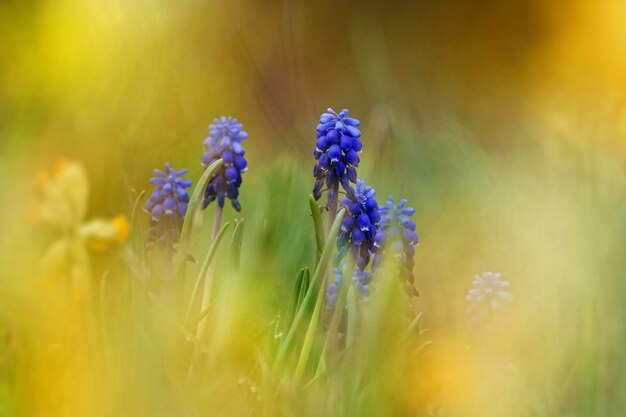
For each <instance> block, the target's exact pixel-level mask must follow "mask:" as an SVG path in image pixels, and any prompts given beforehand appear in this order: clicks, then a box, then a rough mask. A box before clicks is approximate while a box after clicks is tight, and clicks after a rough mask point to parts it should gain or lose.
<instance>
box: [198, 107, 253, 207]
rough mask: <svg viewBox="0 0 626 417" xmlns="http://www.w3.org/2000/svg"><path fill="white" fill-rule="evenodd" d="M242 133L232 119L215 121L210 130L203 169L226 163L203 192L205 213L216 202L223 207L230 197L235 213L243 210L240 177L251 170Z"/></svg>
mask: <svg viewBox="0 0 626 417" xmlns="http://www.w3.org/2000/svg"><path fill="white" fill-rule="evenodd" d="M242 129H243V125H242V124H241V123H239V122H238V121H237V119H235V118H233V117H230V116H228V117H225V116H222V117H220V118H219V119H215V120H214V121H213V124H211V125H210V126H209V137H208V138H206V139H205V141H204V146H205V149H206V151H205V152H204V154H203V155H202V166H203V167H204V168H205V169H206V168H207V167H208V166H209V165H211V164H212V163H213V162H215V161H216V160H218V159H220V158H221V159H223V161H224V163H223V164H222V166H221V167H219V168H218V170H217V171H216V172H215V174H214V175H213V177H212V178H211V179H210V180H209V183H208V185H207V188H206V190H205V191H204V199H203V201H202V208H203V209H204V208H206V207H207V206H208V205H209V204H211V202H213V201H214V200H216V199H217V204H218V205H219V206H220V207H224V200H225V199H226V197H228V198H229V199H230V201H231V204H232V205H233V207H234V209H235V210H237V211H240V210H241V204H239V200H238V198H239V187H240V186H241V182H242V178H241V174H242V173H243V172H245V171H246V170H247V168H248V162H247V161H246V158H245V157H244V154H245V150H244V148H243V146H242V145H241V142H242V141H244V140H245V139H246V138H247V137H248V134H247V133H246V132H244V131H243V130H242Z"/></svg>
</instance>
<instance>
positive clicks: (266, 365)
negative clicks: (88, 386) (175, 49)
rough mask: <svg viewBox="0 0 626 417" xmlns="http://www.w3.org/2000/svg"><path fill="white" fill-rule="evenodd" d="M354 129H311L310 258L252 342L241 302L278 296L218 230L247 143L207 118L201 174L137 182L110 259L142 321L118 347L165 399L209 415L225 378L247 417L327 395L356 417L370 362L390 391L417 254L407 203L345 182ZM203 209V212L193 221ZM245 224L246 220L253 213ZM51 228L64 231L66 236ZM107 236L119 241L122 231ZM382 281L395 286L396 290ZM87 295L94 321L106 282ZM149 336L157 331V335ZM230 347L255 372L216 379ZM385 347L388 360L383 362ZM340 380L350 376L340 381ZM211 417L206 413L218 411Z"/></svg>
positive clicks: (410, 334)
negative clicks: (126, 347)
mask: <svg viewBox="0 0 626 417" xmlns="http://www.w3.org/2000/svg"><path fill="white" fill-rule="evenodd" d="M359 126H360V121H359V120H358V119H356V118H353V117H348V110H347V109H344V110H342V111H340V112H335V111H334V110H332V109H328V110H327V111H326V112H325V113H323V114H322V115H321V117H320V122H319V124H318V125H317V128H316V129H315V148H314V158H315V161H314V162H313V164H314V169H313V174H314V180H313V187H312V191H313V192H312V194H311V195H310V196H309V200H308V206H309V210H310V215H311V218H312V220H313V222H312V226H313V227H312V231H313V235H314V236H315V245H316V250H315V257H314V261H313V262H311V264H310V265H306V266H305V265H303V266H302V268H301V270H300V272H299V274H298V275H297V278H296V280H295V281H294V282H293V283H291V282H290V285H293V294H292V297H291V298H290V299H288V300H281V302H280V303H279V304H278V306H277V307H276V318H275V319H273V320H272V321H271V323H269V324H268V323H265V325H264V326H262V327H263V329H264V330H262V331H258V330H257V329H253V330H254V331H252V330H251V331H250V332H244V331H242V330H241V329H240V328H239V327H238V326H242V323H246V320H244V319H242V313H241V311H247V312H248V314H247V315H243V316H244V317H256V315H259V313H258V312H257V311H255V310H254V308H255V304H254V303H252V302H250V300H251V299H252V300H253V299H254V296H255V295H254V294H255V290H254V288H255V286H256V285H259V282H263V285H266V286H267V285H272V286H276V287H278V286H279V285H280V281H279V280H272V281H268V280H265V281H263V279H264V277H263V269H262V266H259V265H248V270H249V271H248V276H245V277H244V274H243V273H242V268H241V264H242V263H243V264H252V263H253V262H254V261H253V259H254V258H252V257H249V256H248V257H245V256H244V255H245V254H246V253H245V251H244V250H243V246H244V242H243V233H244V224H245V223H244V220H243V219H242V218H235V219H232V218H229V217H228V216H229V215H231V214H235V215H238V213H240V212H241V211H243V210H244V209H245V208H246V207H245V206H244V207H242V204H241V203H240V197H241V196H242V195H245V194H246V193H247V192H249V190H248V189H246V186H245V184H244V182H243V174H244V173H245V172H246V171H247V168H248V161H247V159H246V158H247V157H248V156H247V155H246V154H245V150H244V148H243V145H242V142H243V141H244V140H246V139H247V137H248V134H247V133H246V132H245V131H244V130H243V125H242V124H241V123H240V122H239V121H238V120H237V119H235V118H233V117H230V116H228V117H227V116H224V117H219V118H216V119H214V121H213V123H212V124H211V125H210V126H209V136H208V137H207V138H206V139H205V140H204V142H203V145H204V151H203V153H202V154H201V155H198V156H197V158H198V159H200V161H201V167H202V169H201V171H200V170H199V171H200V172H198V173H197V174H198V175H194V172H193V170H187V169H178V168H179V165H178V164H176V163H173V164H170V163H165V164H164V166H163V168H160V169H155V170H153V175H152V177H150V175H149V174H148V173H146V175H145V177H144V178H145V180H144V185H145V186H146V188H147V186H149V188H148V189H147V193H146V192H145V191H144V192H142V193H139V195H138V196H137V198H136V202H135V205H134V209H133V210H132V213H131V216H130V217H131V222H130V225H132V228H133V231H134V234H133V236H132V237H133V239H132V240H131V243H135V244H134V245H122V246H123V248H124V249H123V250H122V251H121V252H122V254H121V259H122V260H123V261H124V262H125V264H127V265H128V267H129V270H131V271H132V274H133V275H134V276H136V277H137V278H138V279H135V280H133V281H132V282H131V284H130V286H131V287H132V291H131V295H130V296H129V299H130V301H129V306H130V307H129V308H130V309H131V311H133V312H139V313H140V317H143V318H144V319H143V321H142V320H139V321H135V320H128V322H127V324H126V325H127V326H128V329H126V330H128V332H127V333H126V334H132V335H141V337H147V338H148V339H149V340H150V346H155V347H154V349H155V350H156V352H155V357H158V358H160V361H161V362H160V364H161V365H159V366H162V367H163V370H162V371H163V373H164V374H165V375H167V378H168V380H170V381H172V384H174V385H175V386H177V387H178V389H180V390H185V391H188V392H190V393H195V394H194V395H197V396H198V398H206V395H210V396H212V397H211V398H213V403H212V404H216V403H219V400H220V398H221V397H220V392H223V390H224V389H226V388H225V387H226V386H229V385H228V384H229V383H230V381H232V379H233V378H234V377H233V376H232V375H231V374H230V373H229V372H234V373H236V381H237V384H238V385H239V386H241V385H244V386H249V390H250V392H252V393H255V394H257V395H256V397H255V400H254V402H253V403H251V404H247V407H248V411H247V415H250V414H252V415H277V414H280V413H279V408H280V403H281V401H288V399H289V398H290V396H291V395H292V394H293V393H294V392H298V393H299V395H302V396H308V395H310V396H311V397H310V398H314V397H316V396H320V395H321V396H323V397H325V398H332V397H333V396H335V394H336V393H332V392H330V390H337V389H340V390H343V389H344V388H340V387H346V390H345V391H342V392H341V394H342V395H345V396H346V398H350V401H349V402H350V404H352V406H353V407H354V410H353V411H354V412H355V413H356V415H362V414H363V413H364V412H365V410H366V409H367V408H368V407H369V406H368V401H367V399H360V400H357V398H356V397H355V396H354V395H355V393H356V392H357V388H358V387H360V386H363V384H364V383H365V382H366V381H369V380H371V379H372V378H373V376H374V374H375V372H376V369H377V365H376V363H377V362H378V361H380V358H381V357H382V358H386V359H385V360H384V364H385V366H386V368H387V371H385V372H389V373H390V375H392V376H393V378H394V380H393V381H391V382H392V383H391V384H390V385H389V386H393V384H396V383H400V382H401V381H402V378H403V369H404V367H405V365H406V364H405V363H404V362H403V361H401V360H400V359H401V358H402V356H403V355H404V356H406V357H409V356H410V355H409V353H410V352H412V351H414V350H415V349H416V348H415V344H416V343H420V344H421V342H418V341H419V340H420V339H419V335H420V331H419V315H417V316H415V315H414V316H413V317H411V318H408V317H406V314H405V311H404V306H405V305H406V302H407V297H406V296H405V295H404V294H403V293H402V290H401V288H402V287H404V288H405V289H407V288H408V292H409V294H411V295H416V294H417V290H416V289H415V286H414V282H415V279H414V275H413V267H414V254H415V246H416V245H417V243H418V237H417V234H416V232H415V230H416V224H415V223H414V221H413V220H412V216H413V214H414V212H415V211H414V209H412V208H410V207H408V206H406V204H407V203H406V200H401V201H400V202H399V203H398V204H395V202H394V200H393V199H390V200H389V201H388V202H387V203H386V204H384V205H381V204H379V201H378V200H377V198H376V191H375V190H374V188H373V187H372V186H371V185H368V184H366V182H365V181H364V180H363V179H362V178H361V177H360V176H359V175H358V173H357V169H358V167H359V163H360V158H361V156H360V153H361V151H362V148H363V144H362V138H361V136H362V135H361V131H360V130H359ZM175 167H176V168H175ZM73 175H74V176H75V177H76V178H78V179H80V175H75V174H73ZM76 178H75V179H74V180H73V181H74V184H73V186H74V187H68V189H67V192H68V195H69V196H70V197H71V198H73V197H72V196H73V195H75V194H80V193H81V192H82V191H81V190H82V189H83V188H84V186H83V184H82V182H81V181H77V180H76ZM372 178H375V176H372ZM307 188H308V187H306V188H303V190H298V192H300V191H304V190H306V189H307ZM53 191H54V190H53ZM72 193H73V194H72ZM52 194H54V196H56V195H57V194H58V193H56V194H55V193H52ZM324 194H326V196H325V197H326V198H325V200H324V201H323V202H322V203H320V202H319V200H321V199H322V197H323V196H324ZM144 196H146V198H145V199H144ZM64 198H65V197H62V198H61V199H60V201H64ZM227 200H228V201H229V202H230V204H228V205H227V204H226V203H227ZM284 203H285V202H284V201H275V204H284ZM69 206H71V204H70V205H69ZM211 206H212V207H214V210H205V209H207V208H209V207H211ZM141 208H143V213H142V212H141ZM57 209H59V210H58V211H59V212H60V211H67V210H69V209H66V208H62V207H61V206H58V207H57ZM61 209H62V210H61ZM77 211H78V212H79V213H78V214H77V216H78V217H79V218H81V219H82V217H83V216H84V211H85V209H84V207H82V206H80V205H79V206H77ZM55 213H56V212H55V211H54V210H51V209H49V208H46V210H43V211H42V214H45V216H44V217H45V218H48V219H57V217H58V213H56V214H55ZM249 215H250V216H252V217H253V218H254V217H255V216H257V212H255V211H251V212H250V213H249ZM205 217H211V218H212V225H213V226H212V230H206V228H205V227H204V226H203V223H204V222H203V219H204V218H205ZM223 219H224V220H225V221H223ZM55 221H56V220H55ZM307 221H308V219H307ZM57 223H58V222H57ZM59 224H62V229H66V228H70V229H72V230H73V229H76V228H77V224H78V223H77V222H76V221H73V223H72V222H69V223H68V222H65V223H63V222H61V223H59ZM68 224H69V226H68ZM107 224H108V223H106V222H101V223H94V224H90V225H89V226H88V227H84V228H81V227H78V229H79V230H84V233H83V234H84V235H85V236H87V235H88V236H95V235H97V234H98V233H96V232H98V231H99V232H100V233H101V234H102V233H103V232H102V231H103V230H104V229H105V227H104V226H106V225H107ZM113 224H116V225H117V223H115V221H114V222H113ZM257 224H258V219H257ZM97 226H98V227H97ZM100 226H101V227H100ZM118 226H120V228H121V223H120V225H118ZM128 227H130V226H127V227H126V232H124V230H119V232H118V233H117V234H115V233H113V234H111V233H109V234H107V235H106V236H107V239H108V240H107V239H104V240H105V241H106V243H107V244H109V243H110V242H112V241H114V242H115V243H116V244H118V245H121V244H122V243H123V240H125V238H124V239H123V238H122V237H121V234H122V232H124V233H127V232H128ZM307 227H310V226H307ZM96 229H98V230H96ZM100 229H101V230H100ZM107 230H108V229H107ZM116 230H117V229H116ZM229 230H230V232H229ZM109 235H110V236H109ZM103 236H104V235H103ZM286 238H287V237H285V239H286ZM225 242H226V243H225ZM225 246H228V247H225ZM273 256H275V254H273V253H271V252H269V253H266V254H264V258H271V259H270V261H271V262H276V263H279V262H281V259H279V258H278V257H277V258H275V259H274V258H272V257H273ZM311 259H313V257H312V256H311ZM264 260H265V259H264ZM389 260H399V261H400V262H399V265H400V266H399V268H385V267H384V265H385V264H386V263H390V264H391V263H392V262H389ZM226 261H229V262H226ZM225 263H227V265H224V264H225ZM394 265H395V264H394ZM250 271H253V272H250ZM390 271H392V272H393V274H396V275H399V276H400V277H401V284H402V285H398V280H397V279H395V277H393V276H392V275H393V274H391V273H390ZM251 276H254V277H255V278H254V279H251ZM100 284H101V288H100V299H99V300H98V301H97V302H96V303H95V305H97V306H98V308H97V309H98V310H99V311H100V313H99V314H100V315H101V316H102V317H106V315H107V306H106V303H105V301H104V300H105V299H106V288H107V287H106V285H105V284H106V280H103V281H102V282H101V283H100ZM408 300H409V302H411V300H412V299H411V298H408ZM283 301H284V304H283V303H282V302H283ZM256 305H258V303H257V304H256ZM139 313H137V314H139ZM133 314H135V313H133ZM131 317H135V316H133V315H131ZM146 318H147V319H146ZM383 318H384V320H383ZM248 320H250V319H248ZM259 320H261V319H259ZM411 320H413V321H412V322H411ZM147 323H149V324H147ZM163 323H167V325H165V324H163ZM159 326H163V327H166V328H167V329H170V330H167V331H165V330H159V331H157V330H156V329H157V328H159ZM243 326H245V324H243ZM148 329H151V330H148ZM267 329H271V330H272V331H271V332H268V330H267ZM106 331H111V329H110V328H109V327H107V326H104V328H103V329H102V333H103V334H104V333H105V332H106ZM270 333H271V334H270ZM381 335H384V337H382V336H381ZM133 337H135V336H133ZM136 337H140V336H136ZM242 338H243V339H245V340H247V341H248V342H249V343H250V344H251V345H252V346H253V347H254V348H253V349H254V351H253V350H252V348H250V350H245V349H243V351H244V352H246V354H245V355H244V356H245V358H246V359H245V360H246V361H251V362H254V364H255V365H254V367H252V368H251V370H250V369H249V370H247V371H245V372H244V371H240V370H239V368H237V367H235V366H232V368H233V369H237V370H236V371H228V372H226V371H225V370H224V369H229V366H231V365H233V362H232V360H233V359H232V357H233V356H235V355H243V354H242V353H241V350H242V348H241V347H239V350H237V349H236V348H235V349H234V348H233V343H234V342H233V340H238V339H242ZM390 343H391V344H392V346H393V349H394V352H396V354H397V353H398V352H401V353H402V354H401V355H400V356H397V357H396V356H394V357H393V358H389V357H388V355H387V356H385V349H387V348H388V346H389V344H390ZM235 345H236V343H235ZM129 357H130V354H129ZM237 357H239V356H237ZM381 366H382V365H381ZM350 367H354V369H357V370H358V371H357V372H354V373H352V374H351V373H346V372H344V371H345V369H347V368H350ZM389 370H391V371H389ZM217 381H222V383H223V384H224V387H222V386H221V385H220V383H218V382H217ZM230 388H232V387H229V389H230ZM207 393H211V394H207ZM194 395H189V396H188V397H192V398H193V397H194ZM359 395H360V394H359ZM380 395H384V396H388V398H392V397H393V392H391V391H388V392H387V391H384V390H383V391H381V392H380ZM267 398H274V399H277V400H274V401H267V400H266V399H267ZM346 401H348V400H346ZM185 407H186V408H188V409H189V410H196V411H197V413H193V412H192V415H196V414H197V415H201V414H202V413H203V412H205V411H206V409H205V407H207V403H202V402H201V401H198V402H197V403H196V402H194V403H192V404H185ZM209 407H210V405H209ZM250 410H251V411H250ZM214 411H215V412H216V413H218V414H219V413H220V412H222V411H223V410H220V409H215V410H214ZM325 411H329V410H325ZM322 414H327V413H326V412H324V413H322Z"/></svg>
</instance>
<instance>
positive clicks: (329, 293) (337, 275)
mask: <svg viewBox="0 0 626 417" xmlns="http://www.w3.org/2000/svg"><path fill="white" fill-rule="evenodd" d="M343 266H345V264H344V263H343V262H342V263H340V264H339V265H338V266H336V267H335V268H333V276H334V280H333V281H332V282H331V283H330V284H329V285H328V287H326V308H328V309H332V308H334V306H335V301H336V300H337V295H338V291H339V288H340V287H341V283H342V282H343V270H342V267H343ZM372 277H373V274H372V273H371V272H369V271H365V270H362V269H361V268H359V267H358V266H357V267H355V268H354V273H353V275H352V282H353V283H355V284H356V286H357V289H358V290H359V294H360V295H361V296H362V297H365V296H367V295H368V294H369V283H370V281H371V280H372Z"/></svg>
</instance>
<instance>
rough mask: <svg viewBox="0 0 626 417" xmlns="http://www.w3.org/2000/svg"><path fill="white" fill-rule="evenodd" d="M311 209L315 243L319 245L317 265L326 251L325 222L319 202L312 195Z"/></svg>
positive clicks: (310, 198)
mask: <svg viewBox="0 0 626 417" xmlns="http://www.w3.org/2000/svg"><path fill="white" fill-rule="evenodd" d="M309 207H310V208H311V217H312V218H313V227H314V228H315V243H316V244H317V245H316V247H317V250H316V253H315V264H316V265H317V263H318V262H319V261H320V257H321V256H322V252H323V251H324V222H323V220H322V213H320V208H319V206H318V205H317V201H316V200H315V198H313V196H312V195H309Z"/></svg>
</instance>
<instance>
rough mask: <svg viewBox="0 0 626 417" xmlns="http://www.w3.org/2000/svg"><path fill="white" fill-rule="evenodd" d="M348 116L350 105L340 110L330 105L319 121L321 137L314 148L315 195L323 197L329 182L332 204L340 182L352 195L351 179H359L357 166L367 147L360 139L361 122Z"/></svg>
mask: <svg viewBox="0 0 626 417" xmlns="http://www.w3.org/2000/svg"><path fill="white" fill-rule="evenodd" d="M347 116H348V109H343V110H342V111H341V112H339V114H337V113H336V112H335V111H334V110H333V109H330V108H329V109H328V110H327V113H323V114H322V116H321V117H320V123H319V124H318V125H317V141H316V142H315V151H314V152H313V156H315V159H316V160H317V162H316V163H315V167H314V168H313V176H314V177H315V185H314V186H313V197H315V199H316V200H319V198H320V197H321V196H322V187H323V186H324V183H325V184H326V187H327V188H328V203H329V204H332V203H334V202H335V201H336V200H337V197H338V196H337V192H338V190H339V184H341V186H342V188H343V189H344V190H345V191H346V193H347V194H348V195H351V194H352V193H353V189H352V187H351V186H350V183H356V181H357V173H356V167H358V166H359V153H360V152H361V149H362V148H363V144H362V143H361V140H360V139H359V138H360V137H361V131H359V129H357V127H358V126H359V125H360V124H361V122H359V120H357V119H354V118H352V117H347Z"/></svg>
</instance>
